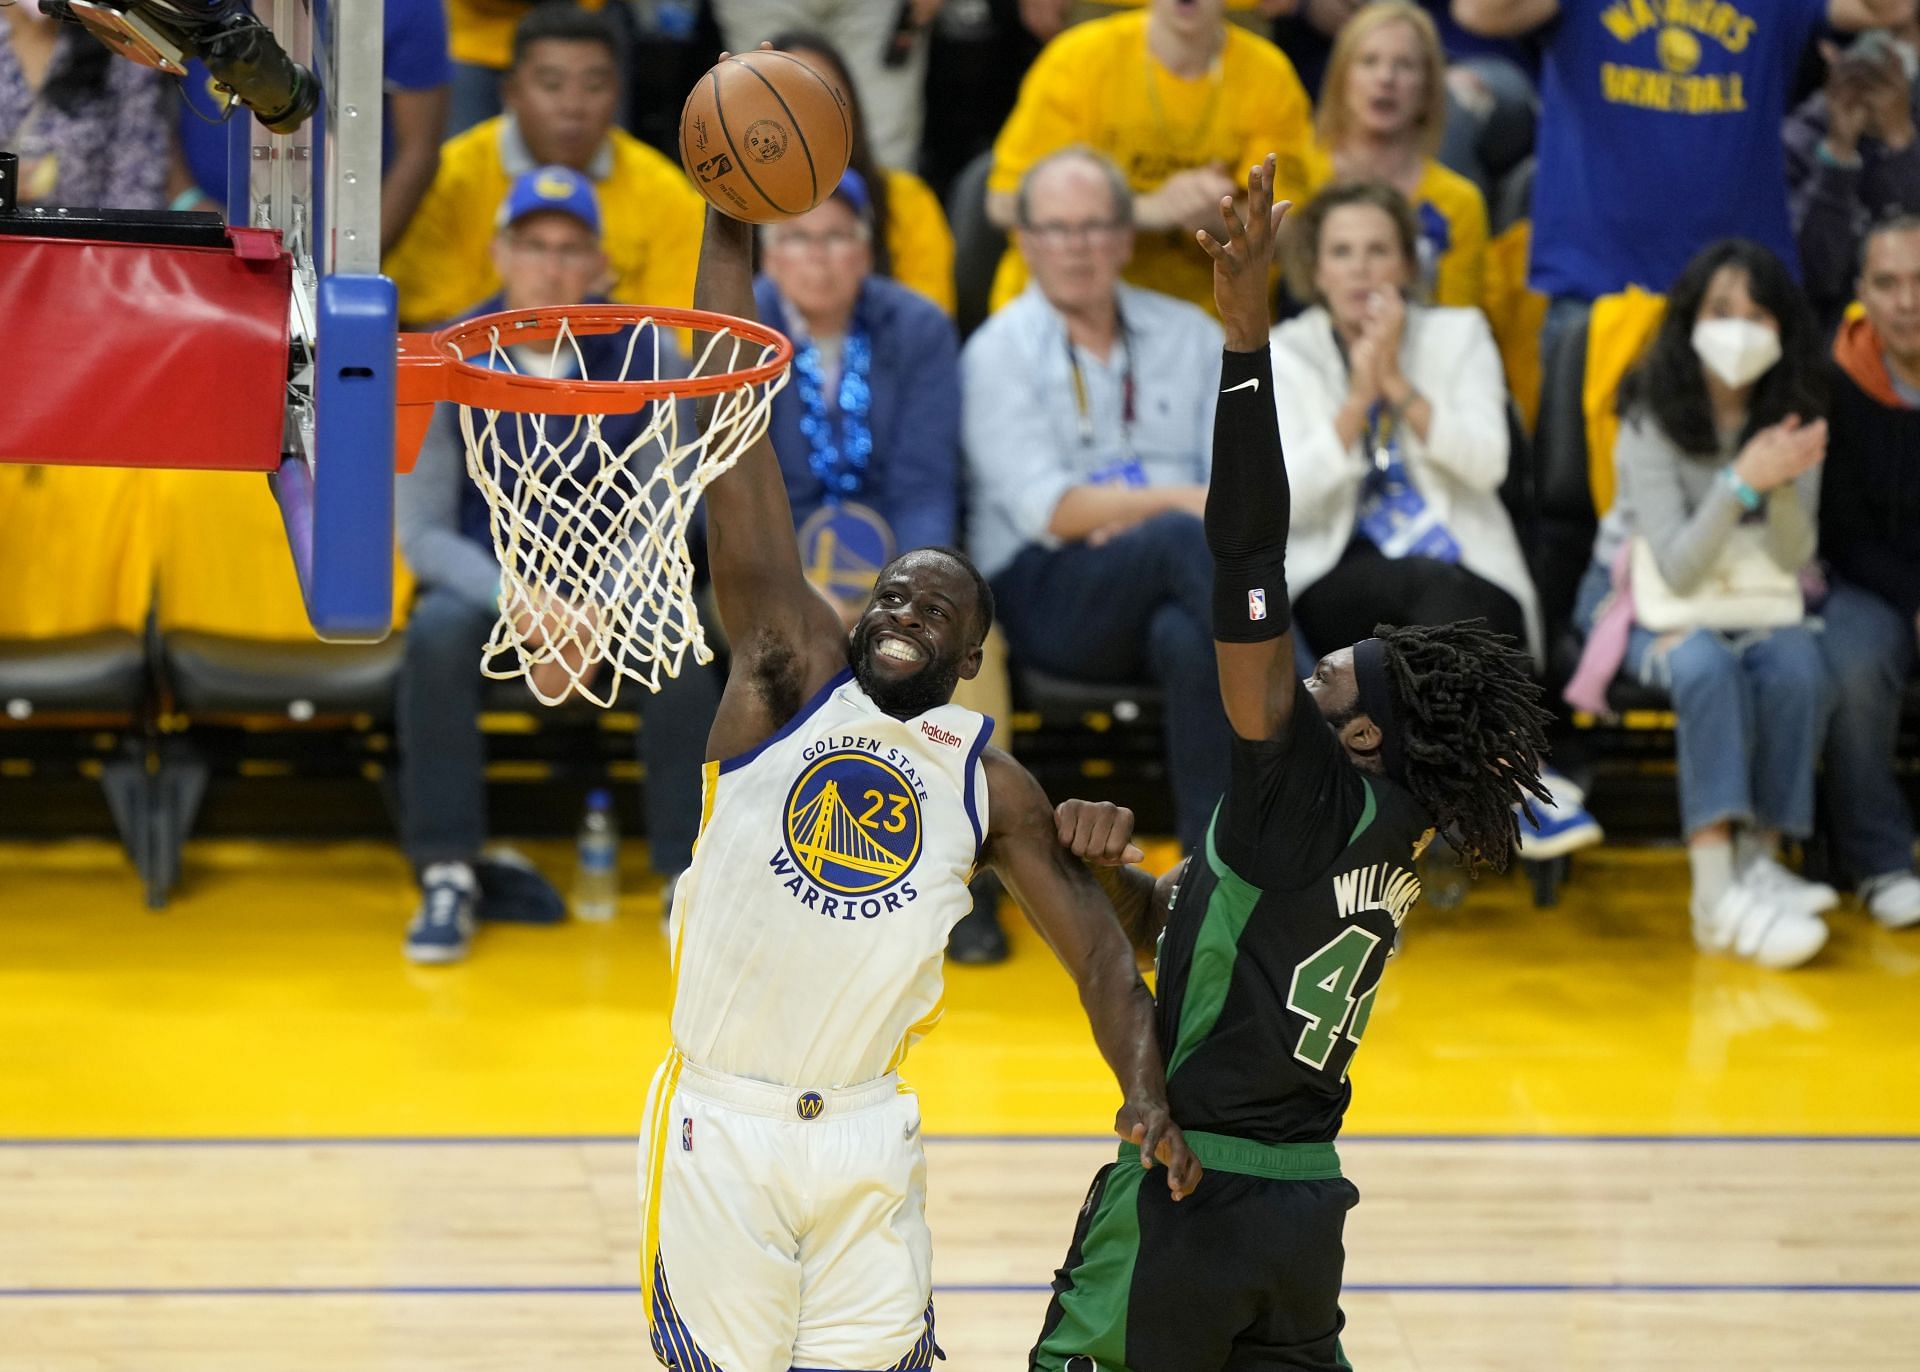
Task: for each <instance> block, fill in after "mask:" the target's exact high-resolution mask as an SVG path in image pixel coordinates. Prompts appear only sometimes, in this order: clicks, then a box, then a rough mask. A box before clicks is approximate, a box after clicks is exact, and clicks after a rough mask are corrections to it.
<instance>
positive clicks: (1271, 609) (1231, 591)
mask: <svg viewBox="0 0 1920 1372" xmlns="http://www.w3.org/2000/svg"><path fill="white" fill-rule="evenodd" d="M1292 517H1293V500H1292V496H1291V494H1290V493H1289V491H1288V489H1287V464H1286V460H1285V458H1284V457H1283V455H1282V454H1281V451H1280V420H1279V418H1278V416H1277V415H1276V414H1275V413H1274V408H1273V359H1272V357H1271V355H1270V354H1269V353H1268V350H1267V349H1265V348H1261V349H1259V350H1258V351H1256V352H1250V353H1237V352H1232V351H1226V352H1222V353H1221V355H1220V397H1219V404H1218V406H1217V407H1216V408H1215V410H1214V416H1213V477H1212V480H1211V481H1210V482H1209V484H1208V487H1207V518H1206V525H1207V547H1208V548H1209V549H1210V550H1211V551H1212V553H1213V636H1214V638H1215V639H1216V640H1218V641H1219V642H1222V643H1263V642H1265V641H1267V640H1268V639H1274V638H1278V637H1280V635H1282V634H1284V633H1286V632H1287V630H1288V629H1289V628H1290V627H1291V626H1292V624H1293V616H1292V613H1291V611H1290V609H1289V607H1288V604H1287V525H1288V522H1289V521H1290V520H1291V519H1292Z"/></svg>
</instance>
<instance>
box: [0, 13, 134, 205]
mask: <svg viewBox="0 0 1920 1372" xmlns="http://www.w3.org/2000/svg"><path fill="white" fill-rule="evenodd" d="M0 38H4V40H5V41H3V42H0V148H5V149H6V150H7V151H9V152H13V153H17V154H19V157H20V180H19V186H18V194H19V202H20V203H21V204H22V205H65V206H69V207H72V208H76V209H99V208H114V209H129V210H157V209H160V208H162V207H164V206H165V205H166V203H167V201H166V186H167V153H168V144H167V120H166V115H165V112H164V111H165V108H166V106H165V88H164V86H163V84H162V80H161V76H160V73H158V72H156V71H154V70H152V69H151V68H148V67H141V66H136V65H135V64H133V63H132V62H126V61H120V60H116V59H115V58H114V56H113V54H112V53H111V52H110V51H108V49H107V48H106V47H105V46H103V45H102V44H101V43H100V41H99V40H98V39H96V38H95V37H94V36H93V35H92V34H90V33H88V32H87V31H86V30H84V29H81V28H79V27H77V26H75V25H73V24H63V23H61V22H59V21H58V20H55V19H51V18H49V17H47V16H46V15H44V14H42V13H41V12H40V7H39V5H38V4H37V3H16V4H12V5H8V6H6V7H5V8H4V9H0Z"/></svg>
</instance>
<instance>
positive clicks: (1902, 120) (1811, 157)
mask: <svg viewBox="0 0 1920 1372" xmlns="http://www.w3.org/2000/svg"><path fill="white" fill-rule="evenodd" d="M1820 51H1821V54H1822V55H1823V56H1824V57H1825V58H1826V61H1827V81H1826V86H1825V87H1824V88H1823V89H1821V90H1819V91H1816V92H1815V93H1814V94H1812V95H1811V96H1809V97H1807V100H1806V102H1805V103H1804V104H1802V105H1801V106H1800V108H1798V109H1797V110H1795V111H1794V112H1793V113H1792V114H1791V115H1789V116H1788V117H1787V124H1786V142H1787V195H1788V206H1789V209H1790V211H1791V213H1792V216H1793V232H1794V236H1795V238H1796V239H1798V241H1799V244H1800V258H1801V265H1802V267H1803V268H1804V270H1805V272H1806V286H1807V295H1808V298H1809V299H1810V300H1811V301H1812V303H1813V307H1814V312H1815V313H1816V314H1817V315H1818V316H1819V320H1820V324H1821V326H1822V328H1825V329H1831V328H1833V327H1835V326H1836V325H1837V324H1838V323H1839V322H1840V317H1841V316H1842V315H1843V314H1844V313H1845V312H1846V309H1847V306H1848V305H1849V304H1850V303H1852V301H1853V296H1854V278H1855V272H1856V270H1857V269H1858V267H1859V264H1860V253H1861V247H1862V245H1863V244H1864V243H1865V242H1866V237H1867V233H1868V231H1869V230H1870V229H1871V228H1872V227H1873V225H1875V224H1876V223H1879V222H1881V221H1882V220H1885V219H1887V218H1890V217H1892V216H1894V215H1898V214H1912V213H1914V212H1916V211H1920V139H1916V138H1915V136H1914V131H1915V127H1916V123H1920V119H1917V118H1916V116H1917V115H1920V19H1912V20H1909V21H1908V22H1906V23H1903V24H1898V25H1895V26H1894V27H1891V28H1885V29H1868V30H1867V31H1866V32H1865V33H1863V34H1861V35H1860V36H1859V37H1858V38H1856V39H1854V40H1853V41H1852V42H1851V43H1849V44H1848V45H1847V46H1846V47H1845V48H1844V49H1842V48H1840V47H1837V46H1836V45H1834V44H1832V43H1823V44H1821V45H1820Z"/></svg>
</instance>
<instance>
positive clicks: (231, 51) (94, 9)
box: [40, 0, 320, 133]
mask: <svg viewBox="0 0 1920 1372" xmlns="http://www.w3.org/2000/svg"><path fill="white" fill-rule="evenodd" d="M40 10H41V13H43V14H46V15H49V16H50V17H52V18H55V19H61V20H64V21H66V22H67V23H70V24H78V25H80V26H81V27H82V28H84V29H86V31H87V32H88V33H91V34H92V35H93V36H94V37H95V38H98V39H99V40H100V41H101V42H102V43H105V44H106V45H107V46H108V47H109V48H111V49H113V50H114V51H115V52H117V53H119V54H120V55H121V56H122V57H125V58H127V59H128V60H129V61H133V62H138V63H139V64H140V65H141V66H143V67H154V68H157V69H159V70H160V71H164V72H169V73H171V74H173V75H175V76H184V75H185V74H186V70H187V66H186V64H187V63H188V62H189V61H191V60H192V59H193V58H196V57H197V58H199V59H200V60H201V61H202V62H204V63H206V65H207V70H208V72H210V73H211V74H212V76H213V79H214V80H215V81H216V82H218V83H219V84H220V85H221V86H222V87H223V88H224V89H225V90H227V91H229V92H231V94H232V96H233V99H234V100H235V101H236V102H238V103H239V104H242V105H245V106H246V107H247V108H248V109H250V110H252V111H253V113H254V116H255V117H256V118H258V119H259V121H260V122H261V123H262V124H264V125H265V126H266V127H267V128H268V129H270V130H272V131H273V132H274V133H292V132H293V131H294V130H295V129H297V128H299V127H300V126H301V125H302V124H304V123H306V122H307V120H309V119H311V118H312V117H313V112H314V110H315V109H316V108H317V107H318V106H319V103H320V83H319V82H318V81H317V80H315V79H314V75H313V73H312V72H310V71H308V70H307V69H306V68H305V67H303V66H301V65H300V64H299V63H298V62H295V61H294V60H293V59H291V58H290V57H288V56H287V54H286V52H285V50H284V49H282V48H281V46H280V44H279V41H278V40H276V39H275V38H274V36H273V34H272V32H271V31H270V30H269V29H268V28H267V27H266V26H265V25H264V24H262V23H261V22H260V21H259V20H258V19H256V18H254V16H253V12H252V11H251V10H249V9H248V8H247V6H246V0H40Z"/></svg>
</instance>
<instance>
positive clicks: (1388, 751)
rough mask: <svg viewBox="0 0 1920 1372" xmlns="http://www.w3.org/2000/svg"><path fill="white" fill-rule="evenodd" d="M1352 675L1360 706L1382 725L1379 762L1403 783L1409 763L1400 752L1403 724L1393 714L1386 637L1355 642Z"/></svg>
mask: <svg viewBox="0 0 1920 1372" xmlns="http://www.w3.org/2000/svg"><path fill="white" fill-rule="evenodd" d="M1353 678H1354V680H1355V682H1357V683H1358V684H1359V687H1360V708H1361V709H1362V710H1364V711H1366V713H1367V716H1368V717H1369V718H1370V719H1372V720H1373V722H1374V723H1375V724H1376V725H1378V726H1379V728H1380V761H1381V762H1382V764H1384V765H1385V767H1386V770H1387V775H1388V776H1389V777H1391V778H1392V779H1393V780H1394V781H1397V782H1399V783H1400V784H1401V785H1402V786H1404V785H1406V783H1407V762H1406V758H1405V757H1404V756H1403V755H1402V754H1401V751H1400V725H1399V722H1398V721H1397V720H1396V719H1395V718H1394V713H1393V683H1392V681H1391V680H1390V679H1389V678H1388V676H1387V643H1386V640H1385V639H1382V638H1363V639H1361V640H1360V641H1359V642H1358V643H1356V644H1354V645H1353Z"/></svg>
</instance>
